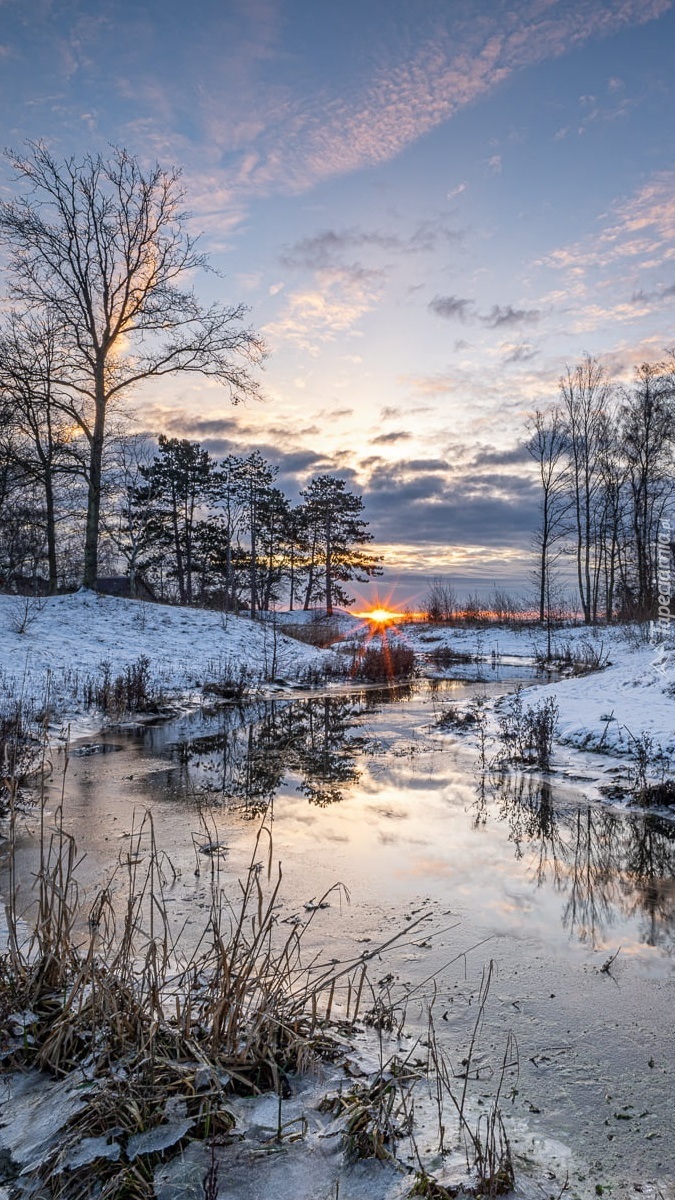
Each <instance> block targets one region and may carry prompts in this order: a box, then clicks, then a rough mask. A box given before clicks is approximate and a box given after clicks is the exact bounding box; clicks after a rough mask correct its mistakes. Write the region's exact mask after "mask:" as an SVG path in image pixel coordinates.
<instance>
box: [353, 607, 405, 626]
mask: <svg viewBox="0 0 675 1200" xmlns="http://www.w3.org/2000/svg"><path fill="white" fill-rule="evenodd" d="M354 616H355V617H361V618H362V619H363V620H364V621H374V622H375V623H376V624H377V625H388V624H389V623H390V622H391V621H400V620H402V618H403V613H401V612H392V610H391V609H388V608H370V609H368V610H367V611H366V612H359V613H354Z"/></svg>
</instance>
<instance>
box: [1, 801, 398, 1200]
mask: <svg viewBox="0 0 675 1200" xmlns="http://www.w3.org/2000/svg"><path fill="white" fill-rule="evenodd" d="M15 842H16V813H15V812H14V811H12V812H11V814H10V886H11V897H10V904H9V907H8V917H9V945H8V950H7V952H6V954H4V955H3V956H2V958H1V959H0V1024H2V1025H3V1027H5V1028H7V1021H6V1018H7V1017H8V1016H9V1015H10V1014H12V1013H15V1014H16V1013H19V1014H26V1016H25V1022H26V1026H25V1030H24V1032H23V1035H22V1036H20V1037H11V1036H10V1037H8V1038H6V1039H5V1044H4V1045H3V1047H2V1050H3V1057H4V1060H5V1065H9V1066H14V1067H28V1066H32V1067H36V1068H38V1069H40V1070H42V1071H44V1072H47V1073H49V1074H50V1075H52V1076H57V1077H69V1078H70V1077H72V1076H73V1072H80V1073H81V1072H82V1071H84V1072H85V1077H86V1078H87V1080H88V1081H89V1082H90V1086H91V1092H90V1095H89V1098H88V1103H87V1105H86V1107H85V1108H83V1109H82V1111H80V1112H79V1113H78V1114H77V1115H76V1116H75V1117H73V1118H72V1119H71V1121H70V1122H69V1123H68V1125H67V1126H66V1129H65V1131H64V1132H63V1135H62V1137H61V1140H60V1143H59V1145H58V1147H55V1148H54V1150H53V1151H52V1152H51V1153H50V1154H49V1155H48V1156H47V1158H46V1159H45V1161H44V1162H43V1163H42V1164H41V1166H40V1168H39V1170H37V1171H36V1172H35V1173H34V1176H35V1178H34V1179H32V1181H31V1187H32V1185H33V1184H34V1185H35V1190H34V1193H33V1194H35V1195H39V1196H40V1197H44V1198H45V1200H46V1198H47V1197H49V1198H51V1197H59V1198H63V1200H85V1197H88V1196H89V1195H91V1194H92V1192H91V1187H92V1183H93V1180H94V1179H96V1181H97V1185H96V1186H97V1195H98V1196H101V1197H106V1198H107V1197H113V1196H115V1197H117V1196H125V1197H149V1196H151V1195H153V1191H152V1177H153V1170H154V1167H155V1166H156V1164H157V1163H158V1162H159V1161H160V1160H161V1159H162V1157H163V1156H166V1155H167V1154H169V1155H172V1154H175V1153H177V1152H178V1151H179V1150H180V1147H181V1145H182V1144H183V1142H184V1140H185V1138H187V1137H189V1138H195V1137H196V1138H206V1137H213V1136H215V1135H220V1134H223V1133H225V1132H227V1131H228V1130H229V1129H230V1128H231V1126H232V1125H233V1123H234V1122H233V1118H232V1115H231V1112H230V1107H229V1104H228V1097H231V1096H232V1094H233V1093H248V1094H251V1093H253V1094H255V1093H258V1092H262V1091H264V1090H269V1089H272V1090H274V1091H276V1092H278V1093H279V1094H281V1092H282V1089H283V1087H284V1086H285V1079H286V1076H287V1074H288V1073H290V1072H296V1071H302V1070H304V1069H305V1068H307V1066H308V1065H309V1064H310V1063H311V1062H313V1061H316V1060H317V1059H320V1058H331V1057H333V1055H334V1054H335V1053H336V1050H337V1047H338V1043H337V1042H336V1040H335V1036H334V1029H335V1026H334V1024H333V1023H332V1012H333V1009H334V1008H337V1003H338V996H339V999H340V1020H341V1027H342V1028H344V1027H345V1025H352V1024H353V1022H354V1021H355V1020H356V1019H357V1016H358V1012H359V1007H360V1003H361V996H362V991H363V983H364V978H365V972H366V961H367V960H368V959H369V958H371V957H373V954H375V953H377V951H373V952H369V953H368V954H366V955H363V956H361V957H360V958H357V959H355V960H353V961H351V962H348V963H343V964H335V963H334V962H331V963H330V964H326V963H324V962H323V961H321V960H318V959H314V960H311V961H310V962H309V963H308V964H305V963H304V961H303V955H302V940H303V936H304V933H305V931H306V929H307V927H308V926H309V925H310V924H311V921H312V917H313V914H310V915H309V916H308V918H307V920H306V922H305V923H304V924H303V925H300V926H295V925H292V926H290V927H289V926H283V925H280V924H279V923H278V920H277V910H278V906H279V897H280V887H281V883H282V872H281V868H280V867H277V868H276V869H274V867H273V861H272V841H271V836H270V831H269V828H268V826H267V825H266V824H264V823H263V825H262V826H261V828H260V829H259V831H258V835H257V837H256V839H255V845H254V848H253V854H252V856H251V864H250V866H249V869H248V871H247V873H246V876H245V878H244V879H243V880H242V881H241V882H240V883H239V885H238V887H239V894H238V896H237V898H236V900H235V901H232V900H231V899H229V898H228V897H227V896H226V895H225V892H224V890H223V888H222V886H221V880H220V876H219V866H218V863H217V862H214V865H213V871H212V881H211V903H210V911H209V913H208V917H207V919H206V920H205V924H204V928H203V930H202V932H201V937H200V939H199V942H198V945H197V948H196V949H195V950H194V951H192V952H191V953H190V954H189V955H188V956H187V957H184V956H183V954H182V951H181V939H180V936H174V931H173V930H172V928H171V926H170V923H169V919H168V916H167V904H166V901H165V887H166V884H167V882H168V880H169V879H170V878H171V875H172V867H171V864H170V862H169V861H168V859H167V858H166V856H164V855H163V854H162V853H161V852H160V850H159V848H158V846H157V843H156V839H155V830H154V825H153V821H152V816H151V814H149V813H146V814H145V815H144V816H143V818H142V819H141V820H140V822H139V823H138V825H137V827H136V828H135V829H134V830H133V832H132V836H131V839H130V842H129V844H128V846H127V848H126V850H125V852H124V856H123V858H121V859H120V862H119V863H118V865H117V868H116V870H115V872H114V873H113V875H112V877H111V879H110V880H109V881H108V882H107V884H106V885H105V887H103V888H102V890H101V891H100V893H99V894H98V896H97V897H96V898H95V900H94V902H93V904H86V903H85V901H84V898H83V896H82V894H81V892H80V889H79V888H78V884H77V861H78V852H77V848H76V845H75V841H74V839H73V838H72V836H71V835H70V834H69V833H68V832H67V831H66V829H65V828H64V821H63V811H62V808H59V809H58V810H57V812H56V813H55V815H54V817H53V818H52V819H48V817H47V815H46V813H45V809H44V806H43V807H42V809H41V829H40V845H41V851H40V863H39V869H38V872H37V878H36V883H35V898H34V901H33V905H32V911H31V913H30V917H31V924H32V932H31V933H30V935H28V936H25V935H24V936H22V929H23V928H24V923H23V922H24V919H25V917H26V916H27V915H28V914H20V913H19V912H18V911H17V888H16V879H15V878H14V865H13V864H14V862H15V853H14V851H15ZM261 856H262V857H263V858H264V860H265V861H266V868H267V869H266V870H265V868H264V867H263V868H262V869H261V866H260V859H261ZM332 890H333V889H331V891H332ZM324 900H325V897H322V898H321V899H320V901H319V903H318V904H317V906H316V910H315V911H320V907H321V904H322V903H323V902H324ZM403 933H404V934H406V935H407V934H408V933H409V927H408V928H406V929H405V930H404V931H403ZM396 936H398V935H396ZM396 936H395V937H394V938H393V939H391V940H392V941H395V940H396ZM3 1018H4V1020H3ZM79 1078H80V1079H81V1078H82V1076H81V1074H80V1075H79ZM111 1131H112V1132H111ZM153 1131H154V1132H153ZM146 1134H148V1135H149V1134H152V1137H151V1138H150V1140H149V1141H146V1142H145V1143H143V1144H144V1145H145V1147H146V1148H145V1149H143V1150H142V1151H141V1150H138V1151H136V1149H135V1147H136V1146H137V1144H138V1143H137V1141H136V1140H134V1139H137V1138H138V1135H146ZM106 1137H107V1138H108V1139H110V1138H112V1141H109V1142H108V1144H107V1149H105V1150H104V1151H101V1153H96V1154H95V1156H94V1159H93V1160H91V1159H90V1158H88V1154H89V1151H87V1152H86V1153H84V1151H83V1147H85V1148H86V1147H89V1146H91V1145H92V1143H90V1142H87V1141H84V1142H83V1139H103V1141H105V1139H106ZM167 1138H168V1139H169V1140H168V1142H167V1140H166V1139H167ZM94 1145H95V1146H96V1147H98V1145H99V1143H95V1144H94ZM82 1157H84V1158H85V1159H86V1160H87V1161H84V1162H81V1161H80V1160H81V1159H82Z"/></svg>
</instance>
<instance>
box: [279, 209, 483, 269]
mask: <svg viewBox="0 0 675 1200" xmlns="http://www.w3.org/2000/svg"><path fill="white" fill-rule="evenodd" d="M461 237H462V233H461V231H458V230H455V229H452V228H450V227H449V226H448V224H447V219H446V217H445V216H444V215H443V214H441V215H439V216H437V217H434V218H427V219H425V220H423V221H420V222H419V223H418V224H417V225H416V226H415V228H414V229H413V231H412V233H411V234H408V235H405V236H404V235H401V234H398V233H391V232H389V233H383V232H381V231H378V230H362V229H358V228H354V227H352V228H349V229H324V230H321V231H320V232H319V233H315V234H309V235H307V236H306V237H304V238H300V240H299V241H297V242H295V243H294V244H293V245H291V246H288V247H287V248H286V249H285V250H284V251H283V253H282V255H281V263H282V265H283V266H285V267H291V268H304V269H307V270H312V271H318V270H322V269H325V268H326V267H332V266H335V265H336V264H338V263H343V262H344V257H345V255H346V254H348V253H351V252H352V251H354V250H363V249H370V250H380V251H384V252H386V254H387V255H389V256H391V255H392V254H420V253H428V252H431V251H433V250H435V249H436V248H437V246H438V245H439V243H442V242H449V241H454V240H458V239H459V238H461Z"/></svg>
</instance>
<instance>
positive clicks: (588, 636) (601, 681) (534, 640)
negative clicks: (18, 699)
mask: <svg viewBox="0 0 675 1200" xmlns="http://www.w3.org/2000/svg"><path fill="white" fill-rule="evenodd" d="M388 636H390V637H394V638H395V639H401V640H402V641H404V642H406V643H407V644H408V645H410V646H411V647H412V648H413V649H414V650H415V651H416V652H417V653H427V654H428V653H429V652H430V651H434V650H441V649H443V650H446V649H447V650H451V651H454V652H456V653H460V654H466V655H472V656H475V657H476V658H478V659H482V660H486V661H489V660H490V658H491V656H492V654H493V653H494V654H496V655H497V656H498V657H508V658H509V659H511V660H516V661H517V660H519V659H520V660H522V661H533V659H534V658H535V657H536V656H537V655H543V654H545V653H546V648H547V647H546V643H547V638H546V630H545V629H541V628H538V627H527V628H518V627H505V626H499V625H494V626H487V627H485V626H482V627H475V628H472V627H466V626H463V627H451V626H440V625H438V626H429V625H421V624H411V625H408V624H404V625H398V626H395V627H393V629H392V631H391V632H390V633H389V634H388ZM648 636H649V627H644V626H643V627H642V628H639V627H631V626H628V627H626V626H613V627H610V628H601V629H594V630H589V629H588V628H587V627H585V626H569V627H565V628H561V629H556V630H555V631H554V632H553V635H552V650H553V654H554V655H557V656H564V655H565V653H566V652H567V651H568V650H569V651H570V652H571V653H572V654H575V653H576V654H579V655H584V654H591V655H594V656H596V657H597V658H598V659H600V660H601V661H607V665H606V666H605V667H604V668H603V669H602V670H599V671H593V672H591V673H589V674H586V675H580V676H574V677H572V678H561V679H559V680H557V681H556V682H555V683H551V684H544V685H540V686H535V687H531V688H528V690H527V700H526V703H527V704H528V705H534V704H538V703H539V702H541V701H543V700H546V699H548V698H549V697H551V698H552V699H553V700H554V701H555V703H556V704H557V705H558V709H559V722H558V740H559V741H560V742H563V743H565V744H567V745H569V746H574V747H577V748H579V749H584V750H601V751H604V752H606V753H613V754H630V753H632V750H633V748H634V743H635V739H637V738H638V737H640V735H641V734H646V735H647V736H649V737H650V738H651V739H652V741H653V743H654V749H655V750H658V749H659V748H660V749H661V750H663V751H664V752H665V753H666V754H675V630H674V631H673V639H672V640H670V639H669V641H668V642H654V643H653V644H650V643H649V641H648V640H647V641H645V638H648Z"/></svg>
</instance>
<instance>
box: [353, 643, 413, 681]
mask: <svg viewBox="0 0 675 1200" xmlns="http://www.w3.org/2000/svg"><path fill="white" fill-rule="evenodd" d="M414 672H415V654H414V652H413V651H412V650H411V649H410V648H409V647H408V646H389V645H384V646H381V647H378V646H369V647H368V649H367V650H365V651H364V653H363V654H362V655H361V658H360V659H359V660H358V661H357V663H356V666H355V670H354V674H355V676H356V677H357V679H365V680H366V681H367V682H368V683H382V682H383V681H385V680H388V679H410V677H411V675H413V674H414Z"/></svg>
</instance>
